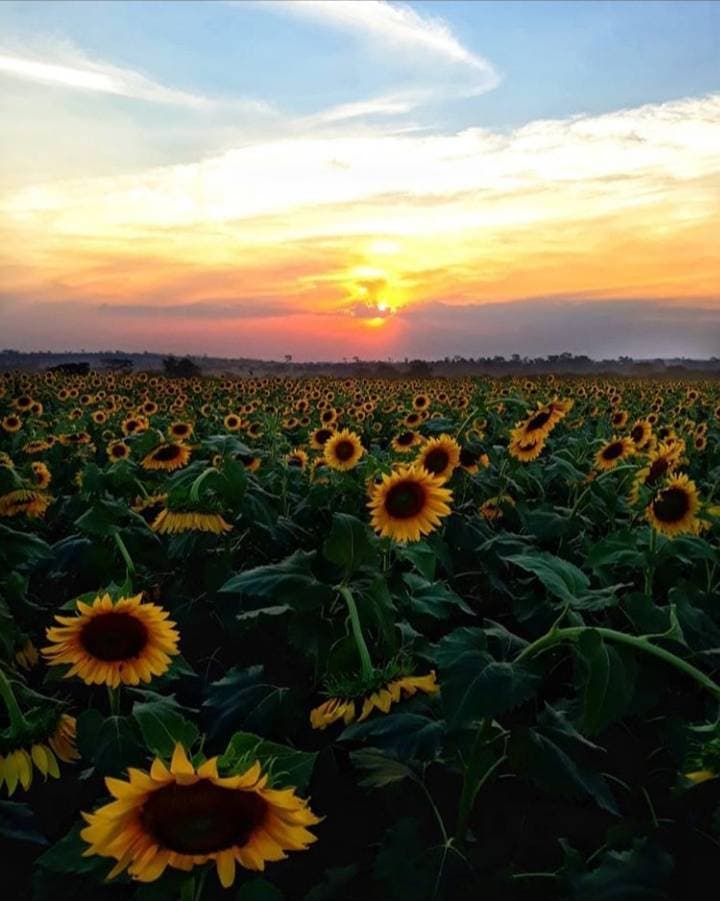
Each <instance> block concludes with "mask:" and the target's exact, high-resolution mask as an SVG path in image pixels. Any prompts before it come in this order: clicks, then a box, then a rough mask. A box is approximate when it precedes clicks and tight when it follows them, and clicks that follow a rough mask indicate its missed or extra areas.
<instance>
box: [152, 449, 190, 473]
mask: <svg viewBox="0 0 720 901" xmlns="http://www.w3.org/2000/svg"><path fill="white" fill-rule="evenodd" d="M190 453H191V451H190V448H189V447H187V446H186V445H184V444H161V445H159V446H158V447H156V448H155V449H154V450H152V451H150V453H149V454H148V455H147V456H146V457H145V458H144V459H143V461H142V463H141V466H142V467H143V469H149V470H153V469H156V470H157V469H162V470H165V471H166V472H173V471H174V470H176V469H181V468H182V467H183V466H185V465H186V464H187V463H188V461H189V460H190Z"/></svg>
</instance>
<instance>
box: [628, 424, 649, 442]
mask: <svg viewBox="0 0 720 901" xmlns="http://www.w3.org/2000/svg"><path fill="white" fill-rule="evenodd" d="M644 434H645V430H644V429H643V427H642V426H641V425H636V426H635V427H634V428H633V430H632V431H631V432H630V437H631V438H632V440H633V441H641V440H642V438H643V436H644Z"/></svg>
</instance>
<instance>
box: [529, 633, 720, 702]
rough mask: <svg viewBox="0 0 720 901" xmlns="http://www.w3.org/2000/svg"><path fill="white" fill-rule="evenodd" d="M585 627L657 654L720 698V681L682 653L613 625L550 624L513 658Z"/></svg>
mask: <svg viewBox="0 0 720 901" xmlns="http://www.w3.org/2000/svg"><path fill="white" fill-rule="evenodd" d="M589 629H593V630H594V631H595V632H597V633H598V635H600V636H601V638H604V639H605V640H607V641H614V642H616V643H617V644H624V645H628V646H629V647H631V648H635V650H638V651H643V652H644V653H646V654H650V655H651V656H653V657H658V658H659V659H660V660H663V661H664V662H665V663H668V664H670V666H673V667H674V668H675V669H677V670H679V671H680V672H682V673H685V675H687V676H690V678H691V679H694V680H695V682H697V683H698V684H699V685H702V687H703V688H705V689H706V690H707V691H709V692H710V693H711V694H712V695H714V696H715V697H716V698H717V699H718V700H720V685H718V684H717V682H714V681H713V680H712V679H711V678H710V677H709V676H706V675H705V673H703V672H702V671H701V670H699V669H698V668H697V667H695V666H693V665H692V664H691V663H688V662H687V661H686V660H683V659H682V657H678V656H677V654H673V653H672V651H666V650H665V648H662V647H660V646H659V645H656V644H653V643H652V642H651V641H648V640H647V639H646V638H641V637H638V636H636V635H628V634H627V633H626V632H618V631H616V630H615V629H606V628H604V627H601V626H597V627H592V626H570V627H568V628H566V629H557V628H553V629H551V630H550V631H549V632H546V633H545V635H541V636H540V638H538V639H537V640H536V641H534V642H533V643H532V644H529V645H528V646H527V647H526V648H524V649H523V650H522V651H521V652H520V653H519V654H518V656H517V657H516V658H515V663H520V662H522V661H523V660H527V659H528V658H530V657H534V656H535V655H536V654H538V653H540V652H541V651H545V650H547V649H548V648H551V647H553V646H554V645H556V644H562V643H563V642H574V641H576V640H577V639H578V638H579V637H580V636H581V635H582V634H583V632H586V631H587V630H589Z"/></svg>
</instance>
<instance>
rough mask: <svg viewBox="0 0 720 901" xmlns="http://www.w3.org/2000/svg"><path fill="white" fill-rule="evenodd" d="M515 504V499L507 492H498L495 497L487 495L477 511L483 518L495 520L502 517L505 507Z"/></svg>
mask: <svg viewBox="0 0 720 901" xmlns="http://www.w3.org/2000/svg"><path fill="white" fill-rule="evenodd" d="M514 506H515V501H514V499H513V498H512V497H510V495H509V494H499V495H497V496H496V497H489V498H488V499H487V500H486V501H485V502H484V503H483V504H482V505H481V507H480V510H479V511H478V512H479V513H480V516H482V518H483V519H487V520H488V521H489V522H495V521H497V520H499V519H502V518H503V516H504V515H505V511H506V509H507V508H511V507H514Z"/></svg>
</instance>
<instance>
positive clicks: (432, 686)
mask: <svg viewBox="0 0 720 901" xmlns="http://www.w3.org/2000/svg"><path fill="white" fill-rule="evenodd" d="M418 691H421V692H423V693H424V694H426V695H434V694H437V692H438V691H440V687H439V685H438V684H437V677H436V675H435V671H434V670H432V671H431V672H430V673H428V674H427V675H425V676H401V677H400V678H398V679H393V680H392V681H391V682H388V683H387V684H386V685H383V686H382V687H381V688H378V689H377V691H373V692H371V693H370V694H369V695H366V696H365V697H364V698H357V699H356V698H330V699H329V700H327V701H325V702H324V703H323V704H320V706H319V707H315V708H314V709H313V710H311V711H310V725H311V726H312V728H313V729H319V730H320V731H322V730H324V729H327V727H328V726H331V725H332V724H333V723H336V722H338V721H339V720H342V721H343V723H345V725H346V726H349V725H350V723H353V722H355V721H356V720H357V722H358V723H361V722H363V720H366V719H367V718H368V717H369V716H370V714H371V713H372V712H373V710H380V711H381V712H382V713H387V712H388V711H389V710H390V707H391V706H392V705H393V704H397V703H398V701H400V700H401V699H402V698H409V697H412V695H414V694H417V692H418ZM358 704H359V705H360V710H359V713H358Z"/></svg>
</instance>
